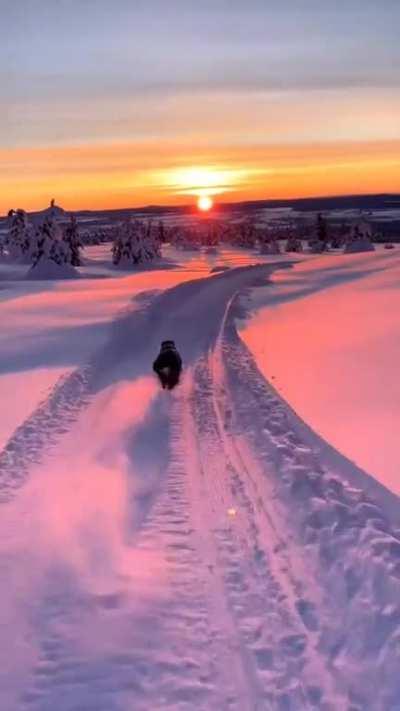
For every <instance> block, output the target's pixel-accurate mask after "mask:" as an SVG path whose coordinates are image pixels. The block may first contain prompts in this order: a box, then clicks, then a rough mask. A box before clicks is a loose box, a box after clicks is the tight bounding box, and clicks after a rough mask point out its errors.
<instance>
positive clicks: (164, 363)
mask: <svg viewBox="0 0 400 711" xmlns="http://www.w3.org/2000/svg"><path fill="white" fill-rule="evenodd" d="M163 368H170V369H171V370H175V371H176V372H178V373H180V371H181V370H182V358H181V357H180V355H179V353H178V351H177V350H176V348H175V346H173V345H166V346H161V350H160V353H159V355H158V356H157V358H156V359H155V361H154V363H153V370H154V371H155V372H156V373H159V372H160V371H161V370H163Z"/></svg>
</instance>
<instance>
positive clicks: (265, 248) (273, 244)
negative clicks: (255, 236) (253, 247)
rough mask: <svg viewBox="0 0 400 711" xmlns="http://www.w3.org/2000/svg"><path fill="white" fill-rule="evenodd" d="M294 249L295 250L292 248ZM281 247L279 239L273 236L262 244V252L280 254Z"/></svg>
mask: <svg viewBox="0 0 400 711" xmlns="http://www.w3.org/2000/svg"><path fill="white" fill-rule="evenodd" d="M292 251H293V250H292ZM280 253H281V248H280V244H279V242H278V240H277V239H274V238H273V237H271V239H269V240H268V241H265V242H262V243H261V244H260V254H280Z"/></svg>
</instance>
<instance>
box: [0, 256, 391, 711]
mask: <svg viewBox="0 0 400 711" xmlns="http://www.w3.org/2000/svg"><path fill="white" fill-rule="evenodd" d="M270 272H271V267H265V266H262V267H255V268H244V269H238V270H231V271H230V272H229V273H228V274H223V275H221V276H217V277H213V278H212V279H208V280H202V281H198V282H191V283H187V284H184V285H181V286H179V287H176V288H174V289H171V290H169V291H167V292H165V293H164V294H162V295H161V296H158V297H157V298H155V299H154V300H153V301H152V302H151V303H149V304H148V305H146V307H145V308H144V309H143V310H142V311H141V312H140V313H136V314H133V315H132V316H129V315H127V316H126V317H125V318H124V319H123V320H121V321H120V322H118V323H117V324H116V328H115V331H114V334H113V337H112V339H111V341H110V344H109V346H108V347H107V348H106V349H105V350H104V351H102V353H100V354H98V356H97V357H96V358H95V359H94V361H93V363H92V364H91V366H90V368H89V369H88V371H87V378H86V379H85V380H83V381H82V380H81V376H80V375H79V373H76V374H73V375H72V376H70V378H69V379H68V380H67V381H65V382H63V383H61V384H60V385H59V386H58V388H56V390H55V392H54V394H53V396H52V397H51V398H50V399H49V401H48V402H47V403H44V404H43V405H42V406H41V408H40V409H39V410H38V412H37V413H35V414H34V415H33V417H32V418H30V420H29V422H28V423H26V425H24V426H23V427H22V428H20V430H19V432H17V434H16V436H15V437H14V439H13V440H12V442H14V450H15V451H16V453H17V455H16V456H15V457H14V458H11V459H10V456H11V455H10V451H11V453H12V451H13V447H11V448H10V447H8V448H7V452H8V454H7V457H6V459H5V460H4V457H5V455H4V454H3V463H4V462H5V464H4V471H5V473H6V474H7V484H8V486H9V489H10V488H11V487H12V480H13V477H14V476H15V477H16V481H18V484H19V485H21V484H22V483H23V478H24V477H25V478H26V477H27V476H28V474H29V472H31V473H32V472H33V473H34V471H35V469H34V467H35V466H38V464H37V463H38V462H40V461H42V463H43V466H47V465H48V462H50V465H51V466H54V463H55V462H57V457H60V456H61V453H63V454H62V456H64V457H65V451H63V449H62V438H63V437H66V438H68V437H70V438H71V440H74V432H75V433H76V432H77V431H78V429H79V427H81V426H82V423H83V422H84V421H86V420H87V413H86V411H85V408H89V411H90V412H91V413H92V415H91V417H92V418H93V424H91V420H90V419H89V425H87V427H88V428H89V434H90V436H91V438H93V441H96V436H98V432H99V431H100V432H102V433H103V434H104V436H105V438H107V420H106V418H107V412H108V410H110V416H111V407H112V405H113V402H114V401H115V400H116V399H117V397H120V395H121V391H122V393H124V392H125V390H126V389H127V388H128V387H129V383H130V382H132V381H135V379H137V378H140V377H141V376H142V375H143V374H144V373H145V372H146V369H147V368H148V364H149V362H151V357H152V354H153V353H154V352H155V350H156V347H157V345H158V343H159V341H160V340H161V339H162V338H163V337H166V336H168V335H170V336H171V337H175V338H176V340H177V342H178V345H179V346H180V347H181V349H182V352H183V353H184V355H185V361H186V367H185V375H184V378H183V381H182V384H181V385H180V386H179V388H177V389H176V390H175V391H174V392H173V393H159V394H156V395H155V399H153V401H152V404H151V406H150V408H149V410H148V411H147V414H146V416H145V418H144V420H143V421H142V422H140V423H139V424H138V425H136V426H134V427H133V429H128V431H126V429H123V430H122V429H121V433H120V435H118V437H119V439H118V440H117V441H118V451H116V452H114V453H113V454H112V456H111V455H110V454H109V453H107V457H108V458H110V457H111V466H110V471H112V470H113V469H120V470H121V476H122V477H126V480H124V481H125V487H124V495H125V501H124V505H125V507H126V514H125V516H124V525H123V526H122V525H121V521H119V520H118V521H117V527H118V526H120V530H119V529H118V537H119V538H120V539H121V541H122V543H121V542H120V545H121V546H122V547H123V552H124V556H125V555H128V556H129V561H130V565H129V566H128V574H127V573H126V571H125V573H124V574H122V573H121V572H118V571H117V573H111V574H110V576H109V580H108V582H107V585H106V586H105V589H104V591H100V592H99V591H98V590H96V591H94V590H93V589H92V588H91V586H90V585H89V584H88V583H87V581H86V580H85V579H84V576H80V575H79V570H75V569H74V568H73V566H71V565H68V566H67V565H64V564H63V561H62V560H60V561H59V564H58V565H57V566H54V565H52V566H49V568H48V570H46V571H45V574H44V575H43V579H42V581H41V585H40V590H39V592H38V595H39V598H38V600H37V603H36V612H35V615H34V616H33V618H32V619H31V620H30V625H31V629H30V637H31V638H32V637H33V638H34V646H35V650H36V651H35V653H36V661H35V663H34V665H33V666H32V668H31V671H30V673H29V675H28V676H27V677H24V678H22V679H21V680H20V689H21V693H20V695H19V701H18V704H17V705H15V706H13V708H12V709H10V711H14V708H18V709H19V711H53V709H54V708H57V709H58V710H59V711H83V709H85V711H89V710H93V711H94V710H95V709H96V711H102V710H104V711H114V709H115V710H116V711H120V710H123V711H125V710H128V709H135V711H148V709H154V710H156V709H177V710H178V711H186V710H189V709H194V708H195V709H198V710H199V711H202V710H203V709H204V711H206V710H207V711H214V710H215V711H220V710H221V711H225V710H226V711H242V710H243V711H246V710H247V711H302V710H303V709H304V710H306V709H314V710H315V711H316V710H318V711H334V710H335V711H336V709H343V710H346V711H350V709H351V711H356V710H360V709H371V710H373V711H375V709H376V711H383V710H385V711H386V709H393V710H394V709H395V708H396V706H395V703H396V700H397V687H396V681H395V677H394V680H393V681H391V682H390V683H389V682H388V681H387V676H388V670H389V671H390V669H391V664H392V662H391V661H390V651H391V650H393V649H394V646H395V645H396V640H397V636H398V634H399V632H398V631H399V629H400V624H399V622H400V616H399V615H397V608H396V606H395V600H396V591H397V588H396V586H397V580H398V564H397V558H396V556H397V555H398V548H400V542H398V541H397V538H396V535H395V533H394V532H393V531H392V530H391V528H390V525H389V523H388V522H387V521H386V519H385V516H384V514H383V513H382V511H380V510H379V508H378V507H377V506H376V505H375V504H374V503H373V502H372V501H371V500H369V499H368V498H367V497H366V496H365V495H364V494H363V492H362V491H361V490H355V489H351V488H350V487H348V486H347V485H346V484H345V483H344V482H342V481H340V480H339V479H338V478H337V477H336V476H335V475H333V474H332V473H330V472H329V471H327V470H326V468H325V467H324V465H323V463H321V462H320V461H319V460H318V457H317V455H316V453H315V452H314V451H313V449H312V447H310V446H309V444H307V443H305V442H304V441H303V440H302V438H301V435H300V434H299V433H298V432H297V431H296V428H295V427H294V426H293V422H292V420H291V418H290V417H289V414H288V412H287V410H286V408H285V405H284V404H283V403H282V402H281V401H280V399H279V398H278V397H277V396H276V394H275V393H274V391H273V390H272V389H271V388H270V387H269V386H268V385H267V384H266V383H265V381H264V380H263V378H262V377H261V375H260V374H259V372H258V370H257V368H256V366H255V363H254V361H253V360H252V358H251V356H250V354H249V353H248V351H247V350H246V348H245V347H244V345H243V344H242V343H241V341H240V340H239V338H238V336H237V333H236V330H235V326H234V316H235V313H236V307H237V305H238V293H240V292H241V291H242V290H243V289H246V288H247V287H250V286H253V285H255V284H256V283H257V282H259V281H263V283H264V281H265V278H266V277H267V276H268V274H269V273H270ZM133 354H135V358H133V357H132V355H133ZM75 382H77V383H78V384H79V388H78V390H79V393H78V397H76V396H75V389H74V387H75V385H74V384H75ZM81 383H82V384H81ZM73 386H74V387H73ZM104 389H106V390H107V392H108V393H109V396H108V397H109V400H107V402H108V405H106V406H105V405H104V402H102V401H101V399H100V398H101V393H102V392H103V391H104ZM113 393H114V394H113ZM63 406H65V411H63ZM63 412H64V414H63V417H61V414H62V413H63ZM57 413H60V418H57ZM63 418H64V419H63ZM56 419H57V420H58V426H57V427H58V428H56V427H55V424H54V423H55V420H56ZM99 420H100V424H101V422H103V423H104V421H105V424H104V427H105V430H104V431H103V429H102V428H101V427H100V430H99ZM64 425H65V426H64ZM77 428H78V429H77ZM27 443H28V446H26V444H27ZM49 443H50V444H51V447H50V449H49ZM155 443H156V445H157V446H155ZM107 445H109V450H110V452H112V451H113V446H114V445H115V443H114V442H111V435H110V442H109V443H107V442H102V443H101V448H102V449H101V456H102V457H104V453H103V452H104V450H107ZM114 449H115V447H114ZM122 455H123V456H122ZM92 456H93V461H95V459H99V458H100V453H99V451H96V450H95V451H94V453H93V455H92ZM0 461H1V457H0ZM10 462H11V463H10ZM46 462H47V464H46ZM71 466H72V467H73V468H75V469H76V467H77V466H78V467H79V457H78V458H77V457H75V459H71ZM140 468H141V469H142V470H141V471H139V470H140ZM88 471H90V468H89V469H88V468H85V469H82V472H81V476H82V477H85V476H87V472H88ZM18 473H20V476H19V478H18ZM138 473H140V476H141V478H142V480H143V481H142V482H141V483H142V485H143V484H144V485H143V486H139V487H138V486H137V481H136V479H135V476H136V475H137V474H138ZM78 475H79V471H78ZM10 482H11V483H10ZM149 482H150V484H149ZM64 483H65V482H64ZM131 485H132V490H131ZM82 545H84V543H82ZM98 545H99V546H100V551H99V554H100V556H102V555H105V553H102V550H101V541H100V543H99V544H98ZM374 546H376V547H377V548H378V547H379V546H380V548H379V551H378V555H379V556H380V557H379V560H378V562H377V564H376V565H375V561H374V560H373V559H369V558H368V555H369V553H370V551H371V548H373V547H374ZM357 556H358V558H357ZM383 561H384V562H385V563H387V564H388V566H389V567H388V568H386V570H390V571H392V576H393V577H392V578H391V581H390V586H389V585H387V587H385V581H384V582H382V584H381V589H380V590H379V591H378V590H377V589H375V598H374V597H372V598H371V595H373V592H372V593H371V586H372V587H373V586H374V585H376V582H374V580H375V579H376V576H377V575H379V572H380V571H381V567H380V565H381V564H382V562H383ZM96 565H97V563H96ZM357 565H359V566H360V567H359V569H358V568H357ZM374 566H375V567H374ZM381 574H382V573H381ZM331 588H332V589H331ZM378 593H379V594H378ZM371 599H372V601H373V607H371V606H370V607H369V610H368V611H367V610H366V609H365V601H366V600H367V601H368V600H369V601H371ZM374 626H375V627H376V628H377V629H380V630H381V632H380V634H379V635H376V634H374V631H375V627H374ZM354 634H356V635H358V636H359V642H357V643H354ZM93 640H96V643H95V645H93ZM378 660H379V663H378ZM348 669H350V671H348ZM365 669H367V672H368V675H369V676H370V679H371V681H369V679H366V678H365ZM379 682H380V683H384V684H386V687H387V690H386V692H385V693H386V696H385V699H386V700H385V702H384V703H385V704H386V705H384V706H382V705H378V703H377V704H376V705H375V704H374V701H373V698H374V697H373V687H374V685H376V684H377V683H379Z"/></svg>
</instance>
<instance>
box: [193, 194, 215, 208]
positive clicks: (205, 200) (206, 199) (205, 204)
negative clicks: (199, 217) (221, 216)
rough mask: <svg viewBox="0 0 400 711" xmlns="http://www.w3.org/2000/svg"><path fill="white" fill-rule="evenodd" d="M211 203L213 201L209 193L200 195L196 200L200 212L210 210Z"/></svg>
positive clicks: (212, 203)
mask: <svg viewBox="0 0 400 711" xmlns="http://www.w3.org/2000/svg"><path fill="white" fill-rule="evenodd" d="M213 205H214V202H213V200H212V199H211V198H210V196H209V195H200V197H199V199H198V200H197V207H198V208H199V210H201V211H202V212H208V211H209V210H211V208H212V206H213Z"/></svg>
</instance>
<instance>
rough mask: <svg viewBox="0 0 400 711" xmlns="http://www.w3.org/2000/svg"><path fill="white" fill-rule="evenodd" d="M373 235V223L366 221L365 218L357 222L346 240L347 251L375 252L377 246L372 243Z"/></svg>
mask: <svg viewBox="0 0 400 711" xmlns="http://www.w3.org/2000/svg"><path fill="white" fill-rule="evenodd" d="M372 236H373V235H372V229H371V225H370V224H369V223H368V222H365V220H359V221H358V222H355V223H354V224H353V225H352V227H351V230H350V234H349V236H348V238H347V240H346V245H345V248H344V251H345V253H347V254H351V253H353V252H374V251H375V247H374V245H373V244H372Z"/></svg>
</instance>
